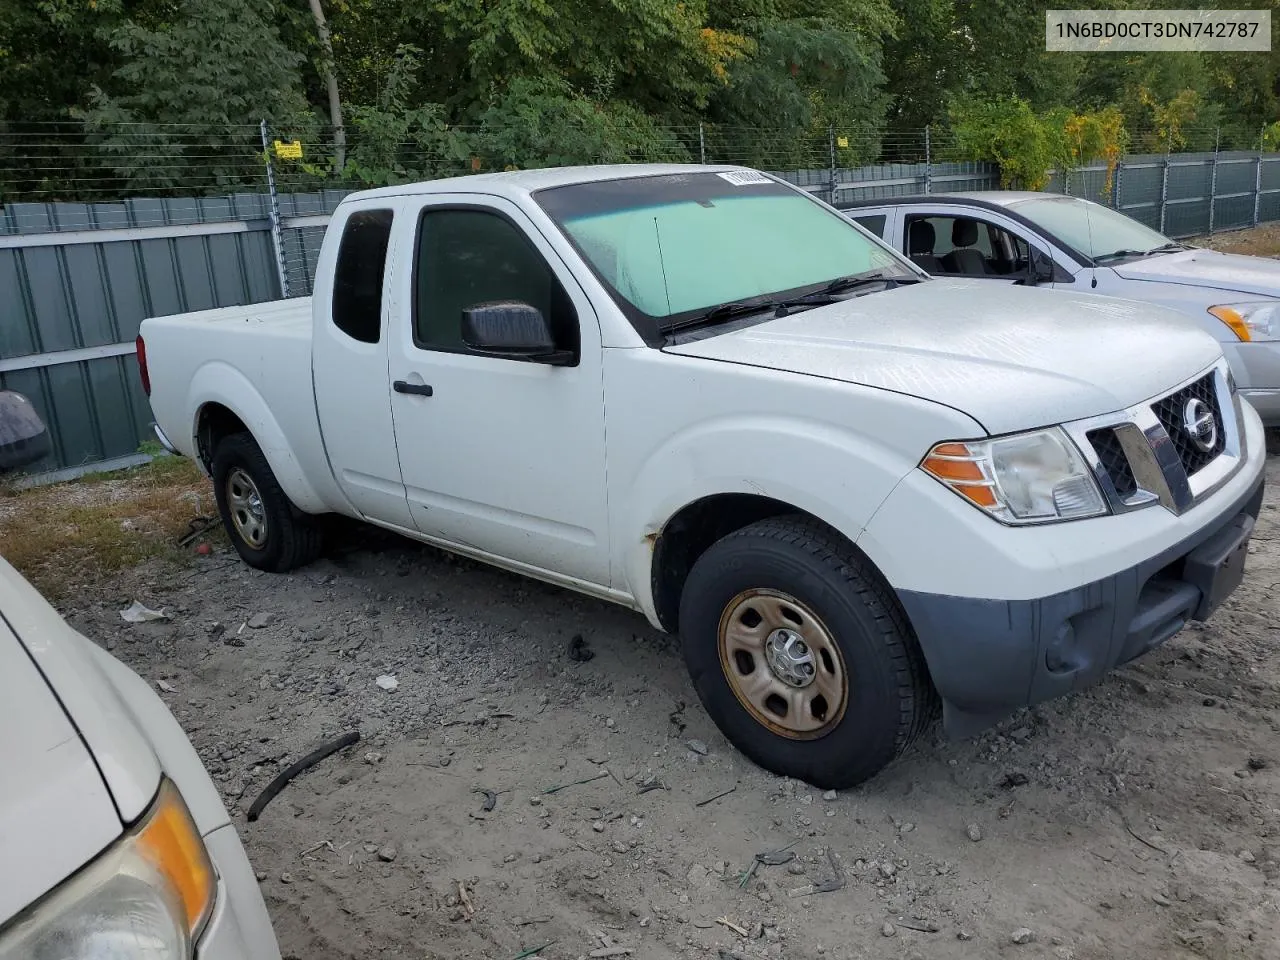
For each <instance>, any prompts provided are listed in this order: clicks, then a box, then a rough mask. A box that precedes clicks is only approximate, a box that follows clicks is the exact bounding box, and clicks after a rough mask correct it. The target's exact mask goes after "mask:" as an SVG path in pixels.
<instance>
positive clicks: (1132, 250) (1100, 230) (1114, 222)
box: [1010, 197, 1182, 263]
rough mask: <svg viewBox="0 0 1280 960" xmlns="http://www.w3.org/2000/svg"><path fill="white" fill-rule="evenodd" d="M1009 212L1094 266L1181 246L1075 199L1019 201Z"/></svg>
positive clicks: (1121, 216) (1113, 212) (1120, 215)
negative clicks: (1028, 221)
mask: <svg viewBox="0 0 1280 960" xmlns="http://www.w3.org/2000/svg"><path fill="white" fill-rule="evenodd" d="M1010 209H1012V210H1014V211H1015V212H1017V213H1019V214H1021V215H1022V216H1024V217H1026V218H1027V219H1028V220H1030V221H1031V222H1032V223H1034V224H1035V225H1036V226H1038V227H1040V228H1041V229H1043V230H1044V231H1045V232H1046V233H1049V234H1052V235H1053V236H1055V237H1057V238H1058V239H1059V240H1061V241H1062V242H1063V243H1065V244H1066V245H1067V246H1069V247H1071V248H1073V249H1075V250H1078V251H1079V252H1080V253H1082V254H1084V255H1085V256H1086V257H1089V258H1090V259H1092V260H1093V261H1094V262H1095V263H1106V262H1108V261H1112V260H1116V259H1120V258H1131V257H1143V256H1150V255H1151V254H1155V253H1162V252H1164V251H1166V250H1176V249H1178V248H1180V247H1181V246H1182V244H1180V243H1176V242H1174V241H1173V240H1170V239H1169V238H1168V237H1166V236H1164V235H1163V234H1159V233H1156V231H1154V230H1152V229H1151V228H1150V227H1148V226H1144V225H1143V224H1141V223H1139V222H1138V221H1137V220H1134V219H1133V218H1132V217H1126V216H1125V215H1124V214H1123V213H1120V212H1118V211H1116V210H1112V209H1111V208H1110V207H1104V206H1102V205H1101V204H1098V203H1091V202H1090V201H1088V200H1080V199H1078V198H1075V197H1044V198H1037V199H1035V200H1022V201H1019V202H1018V203H1015V204H1012V205H1011V206H1010Z"/></svg>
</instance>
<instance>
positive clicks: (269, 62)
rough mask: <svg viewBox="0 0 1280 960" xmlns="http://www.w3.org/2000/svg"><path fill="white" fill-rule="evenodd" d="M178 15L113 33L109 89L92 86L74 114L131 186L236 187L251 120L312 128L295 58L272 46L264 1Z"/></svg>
mask: <svg viewBox="0 0 1280 960" xmlns="http://www.w3.org/2000/svg"><path fill="white" fill-rule="evenodd" d="M181 14H182V15H181V16H179V17H177V18H175V19H174V20H172V21H170V22H167V23H163V24H161V25H159V26H150V25H148V24H146V23H143V22H139V21H137V20H125V21H124V22H122V23H121V24H120V25H119V26H117V27H115V28H114V29H112V30H111V31H110V33H109V37H108V43H109V46H110V48H111V49H112V50H113V51H115V52H116V53H117V54H118V55H119V57H120V65H119V66H117V67H116V68H115V70H114V71H113V73H112V76H111V81H110V86H109V89H104V88H103V87H100V86H96V85H95V86H93V87H92V88H91V90H90V91H89V95H88V101H89V102H88V106H87V107H86V108H84V109H83V110H78V111H76V112H77V115H78V116H80V117H81V118H82V119H83V120H84V122H85V125H86V127H87V129H88V130H89V131H90V133H91V134H92V137H93V141H94V142H96V143H97V144H98V145H99V146H100V147H101V149H102V151H103V152H104V153H105V154H106V155H108V156H109V157H110V158H111V160H112V166H113V167H114V168H115V170H116V172H117V174H118V175H119V176H120V177H122V178H124V179H125V180H126V181H127V182H128V185H129V186H130V187H131V188H140V187H144V186H145V187H166V186H173V185H176V184H177V183H179V182H182V181H189V180H190V179H191V178H192V177H193V176H198V177H199V178H201V180H202V181H203V182H202V183H201V184H200V185H201V186H205V187H212V188H217V187H223V186H229V185H232V184H236V183H238V182H240V180H241V179H243V177H244V173H245V170H246V168H248V167H250V166H251V165H252V164H253V163H254V149H253V143H254V132H253V125H254V124H256V122H257V121H258V120H259V119H266V120H268V121H269V122H271V123H273V124H275V125H277V126H279V127H282V128H290V129H300V128H311V127H313V126H314V115H313V113H312V112H311V109H310V107H309V105H308V104H307V101H306V98H305V97H304V96H303V93H302V88H301V84H300V82H299V75H298V67H299V66H300V64H301V63H302V61H303V56H302V55H301V54H299V53H295V52H293V51H291V50H289V49H288V48H287V47H285V46H284V44H283V43H282V42H281V40H280V35H279V32H278V31H277V29H276V27H275V26H274V24H273V23H272V22H271V20H270V14H271V7H270V6H269V5H268V4H267V3H265V2H264V0H183V2H182V4H181ZM193 154H195V155H197V156H196V157H193V156H192V155H193ZM197 160H198V162H197Z"/></svg>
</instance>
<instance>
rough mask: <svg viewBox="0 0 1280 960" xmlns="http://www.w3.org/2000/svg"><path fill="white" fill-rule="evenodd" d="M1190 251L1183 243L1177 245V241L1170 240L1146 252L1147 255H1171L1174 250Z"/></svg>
mask: <svg viewBox="0 0 1280 960" xmlns="http://www.w3.org/2000/svg"><path fill="white" fill-rule="evenodd" d="M1190 249H1191V248H1190V247H1189V246H1187V245H1186V244H1185V243H1179V242H1178V241H1177V240H1171V241H1170V242H1168V243H1162V244H1161V245H1160V246H1158V247H1152V248H1151V249H1150V250H1148V251H1147V253H1148V254H1152V253H1172V252H1173V251H1175V250H1190Z"/></svg>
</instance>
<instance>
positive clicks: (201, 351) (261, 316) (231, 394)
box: [142, 297, 329, 508]
mask: <svg viewBox="0 0 1280 960" xmlns="http://www.w3.org/2000/svg"><path fill="white" fill-rule="evenodd" d="M311 324H312V318H311V298H310V297H297V298H294V299H291V300H277V301H272V302H269V303H256V304H250V305H247V306H239V307H222V308H219V309H216V310H199V311H195V312H193V313H179V314H174V315H172V316H167V317H152V318H148V319H147V320H145V321H143V324H142V338H143V341H144V342H145V344H146V352H147V368H148V370H149V372H150V375H151V407H152V410H153V411H154V413H155V417H156V422H157V424H158V425H159V426H160V429H161V430H163V431H164V433H165V436H166V437H167V438H168V439H169V441H170V442H171V443H172V444H173V446H174V447H175V448H177V449H178V450H179V451H180V452H182V453H184V454H186V455H188V456H191V457H196V458H197V459H198V451H197V450H196V442H195V429H196V422H195V421H196V419H197V418H198V416H199V412H200V410H201V408H202V407H203V406H205V405H206V404H209V403H220V404H222V405H223V406H225V407H227V408H228V409H229V410H232V411H234V412H235V413H236V414H237V415H238V416H239V417H240V418H241V419H242V420H243V421H244V423H245V425H246V426H247V427H248V428H249V430H250V431H251V432H252V433H253V435H254V437H255V438H256V439H257V441H258V443H259V445H260V446H261V447H262V449H263V452H264V453H265V454H266V455H267V459H268V460H269V461H271V463H272V466H273V468H274V469H275V470H276V472H277V475H278V477H279V479H280V480H281V482H282V484H283V485H285V486H286V489H289V490H290V492H291V494H292V495H293V496H294V497H295V502H298V501H307V500H308V499H310V498H309V497H308V496H307V495H306V493H305V492H304V491H303V489H301V488H299V486H298V485H297V484H298V483H299V482H300V483H302V484H303V486H304V487H305V488H310V489H311V490H312V491H314V487H312V485H311V483H308V482H307V481H306V480H305V479H304V478H305V477H306V476H307V474H308V473H310V474H311V475H312V476H313V477H322V478H323V477H327V476H328V475H329V469H328V464H327V461H326V459H325V457H324V448H323V443H322V441H321V437H320V427H319V423H318V422H317V420H316V411H315V398H314V392H313V388H312V381H311ZM285 438H288V439H287V440H286V439H285ZM303 505H304V504H303V503H302V502H299V506H303ZM306 505H307V506H314V507H316V508H319V506H320V503H319V502H317V503H315V504H306Z"/></svg>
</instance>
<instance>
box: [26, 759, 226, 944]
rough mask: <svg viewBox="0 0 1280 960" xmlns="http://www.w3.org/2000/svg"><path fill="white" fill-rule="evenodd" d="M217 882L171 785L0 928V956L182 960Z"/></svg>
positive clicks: (206, 916) (210, 903) (163, 787)
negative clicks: (85, 862)
mask: <svg viewBox="0 0 1280 960" xmlns="http://www.w3.org/2000/svg"><path fill="white" fill-rule="evenodd" d="M216 884H217V881H216V880H215V878H214V872H213V864H212V863H211V862H210V860H209V854H208V852H207V851H206V850H205V846H204V841H202V840H201V839H200V834H199V832H198V831H197V830H196V826H195V824H194V823H193V822H192V820H191V814H190V813H188V812H187V807H186V804H185V803H183V802H182V797H181V795H179V793H178V790H177V788H176V787H175V786H174V785H173V784H172V783H170V782H169V781H168V780H165V781H164V782H163V783H162V784H161V787H160V793H159V795H158V796H157V798H156V801H155V803H154V804H153V805H152V807H151V809H150V810H149V811H148V812H147V814H146V816H145V817H143V819H142V822H141V823H139V824H138V825H137V826H136V827H134V828H133V829H132V830H130V831H129V832H128V833H127V834H125V836H124V837H122V838H121V839H120V840H118V841H117V842H116V843H115V844H113V845H112V846H111V847H109V848H108V849H107V851H106V852H105V853H103V854H101V855H100V856H99V857H98V858H97V859H96V860H94V861H93V863H91V864H89V866H87V867H85V868H84V869H83V870H81V871H80V872H79V873H77V874H76V875H75V876H74V877H72V878H71V879H70V880H68V881H66V882H65V883H64V884H62V886H60V887H58V888H57V889H56V890H54V891H53V893H51V894H49V895H48V896H46V897H45V898H44V899H43V900H41V901H40V902H39V903H38V904H36V906H35V907H34V908H33V909H31V910H30V911H29V912H28V913H27V914H26V915H25V916H24V917H23V918H22V919H20V920H19V921H18V922H17V923H16V924H15V925H14V926H13V927H12V928H10V929H8V930H6V931H4V933H3V934H0V960H19V958H21V960H185V958H189V957H190V956H191V950H192V944H193V943H194V942H195V940H196V938H197V937H198V936H199V935H200V931H201V929H202V928H203V926H204V924H205V922H206V921H207V920H208V919H209V914H210V913H211V912H212V910H213V901H214V894H215V890H216Z"/></svg>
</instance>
